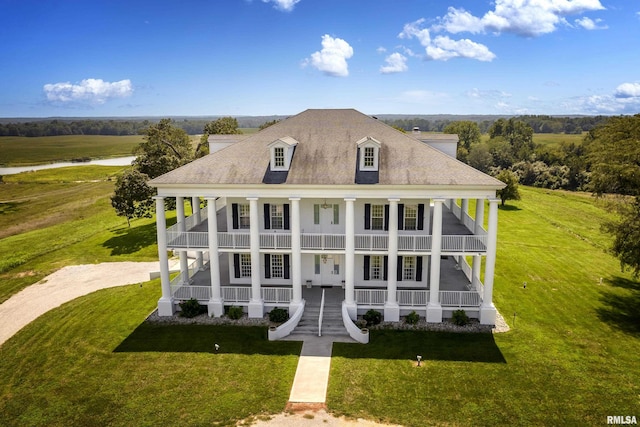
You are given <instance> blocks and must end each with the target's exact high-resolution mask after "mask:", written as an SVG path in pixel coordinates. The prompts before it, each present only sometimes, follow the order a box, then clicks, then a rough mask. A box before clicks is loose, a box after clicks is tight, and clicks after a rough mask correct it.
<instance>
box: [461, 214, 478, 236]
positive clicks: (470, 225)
mask: <svg viewBox="0 0 640 427" xmlns="http://www.w3.org/2000/svg"><path fill="white" fill-rule="evenodd" d="M462 223H463V224H464V226H465V227H467V230H469V231H470V232H472V233H473V229H474V228H475V226H476V221H475V220H474V219H473V218H471V216H470V215H469V214H468V213H466V212H465V213H464V215H463V216H462Z"/></svg>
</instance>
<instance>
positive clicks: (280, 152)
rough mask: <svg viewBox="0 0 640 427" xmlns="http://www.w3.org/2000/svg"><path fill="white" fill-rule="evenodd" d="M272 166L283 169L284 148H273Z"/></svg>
mask: <svg viewBox="0 0 640 427" xmlns="http://www.w3.org/2000/svg"><path fill="white" fill-rule="evenodd" d="M273 161H274V163H275V164H274V166H275V167H277V168H283V167H284V147H275V148H274V149H273Z"/></svg>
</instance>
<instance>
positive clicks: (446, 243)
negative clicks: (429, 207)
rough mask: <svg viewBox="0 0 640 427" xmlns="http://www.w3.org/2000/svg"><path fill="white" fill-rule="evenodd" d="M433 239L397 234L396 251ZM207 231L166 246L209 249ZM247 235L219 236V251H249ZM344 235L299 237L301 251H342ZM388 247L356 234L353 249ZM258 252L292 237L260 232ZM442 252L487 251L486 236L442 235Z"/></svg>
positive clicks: (177, 237)
mask: <svg viewBox="0 0 640 427" xmlns="http://www.w3.org/2000/svg"><path fill="white" fill-rule="evenodd" d="M431 237H432V236H430V235H399V236H398V250H399V251H401V252H430V251H431V243H432V238H431ZM208 239H209V237H208V234H207V232H206V231H177V230H175V229H170V230H167V246H168V247H169V248H175V249H206V248H208V247H209V240H208ZM250 240H251V238H250V235H249V233H228V232H220V233H218V247H219V248H220V249H250V248H251V243H250ZM345 240H346V237H345V235H344V234H309V233H303V234H301V236H300V242H301V248H302V249H303V250H344V249H345ZM388 248H389V236H388V235H386V234H356V235H355V250H357V251H386V250H387V249H388ZM260 249H283V250H287V249H291V234H289V233H260ZM441 250H442V252H443V253H448V252H456V253H460V252H462V253H481V252H485V251H486V250H487V236H486V235H481V236H474V235H444V236H442V249H441Z"/></svg>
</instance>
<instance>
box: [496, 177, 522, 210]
mask: <svg viewBox="0 0 640 427" xmlns="http://www.w3.org/2000/svg"><path fill="white" fill-rule="evenodd" d="M496 178H497V179H499V180H500V181H502V182H504V183H505V184H507V185H506V187H504V188H503V189H502V190H498V191H497V192H496V194H497V195H498V197H500V200H501V201H502V203H501V204H502V206H504V202H506V201H507V200H520V192H519V191H518V176H517V175H516V174H514V173H513V172H511V171H510V170H506V169H503V170H501V171H500V173H499V174H498V176H496Z"/></svg>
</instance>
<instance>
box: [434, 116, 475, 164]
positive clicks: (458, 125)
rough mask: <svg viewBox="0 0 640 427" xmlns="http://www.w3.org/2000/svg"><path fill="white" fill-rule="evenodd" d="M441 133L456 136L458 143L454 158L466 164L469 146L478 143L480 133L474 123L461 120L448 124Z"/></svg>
mask: <svg viewBox="0 0 640 427" xmlns="http://www.w3.org/2000/svg"><path fill="white" fill-rule="evenodd" d="M443 132H444V133H453V134H457V135H458V138H459V142H458V151H457V153H456V157H457V158H458V160H460V161H462V162H467V159H468V155H469V152H470V150H471V146H472V145H475V144H479V143H480V136H481V133H480V128H479V127H478V124H477V123H476V122H472V121H468V120H463V121H458V122H453V123H449V124H448V125H447V126H446V127H445V128H444V130H443Z"/></svg>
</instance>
